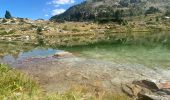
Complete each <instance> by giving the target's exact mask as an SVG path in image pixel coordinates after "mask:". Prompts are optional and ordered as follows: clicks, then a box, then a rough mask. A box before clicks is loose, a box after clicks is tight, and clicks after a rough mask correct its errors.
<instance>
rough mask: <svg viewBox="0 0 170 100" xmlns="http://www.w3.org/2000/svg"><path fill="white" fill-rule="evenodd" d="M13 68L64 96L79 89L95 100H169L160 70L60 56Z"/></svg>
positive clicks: (169, 88) (168, 83)
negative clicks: (117, 99) (106, 97)
mask: <svg viewBox="0 0 170 100" xmlns="http://www.w3.org/2000/svg"><path fill="white" fill-rule="evenodd" d="M67 54H68V56H67ZM63 55H64V56H63ZM13 65H15V66H17V67H16V69H18V70H21V71H23V72H25V73H28V74H29V75H30V76H32V77H33V78H34V79H35V80H36V81H38V83H39V84H40V86H41V87H42V88H43V89H45V91H46V92H59V93H64V92H65V91H67V90H69V89H72V88H75V87H81V88H82V87H83V88H86V89H87V90H88V92H91V93H96V94H98V95H99V96H100V95H101V94H102V93H120V94H121V93H123V94H126V95H127V96H129V97H130V98H134V99H137V100H169V99H170V96H169V95H170V94H169V93H170V77H169V76H168V75H167V74H166V73H165V74H162V72H163V71H164V70H163V69H162V70H161V69H151V68H147V67H146V66H144V65H141V64H135V63H134V64H119V63H115V62H108V61H101V60H95V59H85V58H80V57H76V56H73V55H72V54H71V53H68V52H61V53H59V54H56V55H55V56H51V57H47V58H30V59H23V60H22V61H20V62H15V64H13ZM166 71H169V70H166ZM169 72H170V71H169Z"/></svg>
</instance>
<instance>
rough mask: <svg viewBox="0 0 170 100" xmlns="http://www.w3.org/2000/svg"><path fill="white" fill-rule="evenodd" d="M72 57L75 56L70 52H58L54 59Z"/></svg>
mask: <svg viewBox="0 0 170 100" xmlns="http://www.w3.org/2000/svg"><path fill="white" fill-rule="evenodd" d="M70 56H73V54H72V53H70V52H66V51H63V52H57V53H56V54H54V56H53V57H70Z"/></svg>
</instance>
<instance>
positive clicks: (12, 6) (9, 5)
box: [0, 0, 83, 19]
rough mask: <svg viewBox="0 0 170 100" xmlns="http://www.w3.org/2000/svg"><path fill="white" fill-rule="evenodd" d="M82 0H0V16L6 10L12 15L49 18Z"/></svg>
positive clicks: (2, 15)
mask: <svg viewBox="0 0 170 100" xmlns="http://www.w3.org/2000/svg"><path fill="white" fill-rule="evenodd" d="M82 1H83V0H0V17H1V18H2V17H4V13H5V11H6V10H9V11H10V12H11V15H12V16H13V17H23V18H31V19H38V18H43V19H49V18H50V17H51V16H53V15H56V14H60V13H62V12H64V11H65V10H66V9H68V8H69V7H70V6H73V5H75V4H78V3H81V2H82Z"/></svg>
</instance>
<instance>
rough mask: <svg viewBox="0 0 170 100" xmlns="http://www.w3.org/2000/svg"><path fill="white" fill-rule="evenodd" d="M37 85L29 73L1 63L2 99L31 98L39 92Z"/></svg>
mask: <svg viewBox="0 0 170 100" xmlns="http://www.w3.org/2000/svg"><path fill="white" fill-rule="evenodd" d="M37 89H38V88H37V85H36V83H35V82H33V81H32V80H31V79H30V78H28V76H27V75H25V74H23V73H20V72H18V71H17V70H14V69H12V68H9V67H8V66H6V65H3V64H0V99H1V100H3V99H8V100H10V99H11V100H13V99H21V98H24V99H30V98H33V97H34V95H35V94H36V93H38V90H37Z"/></svg>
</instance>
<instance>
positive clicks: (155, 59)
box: [0, 43, 170, 69]
mask: <svg viewBox="0 0 170 100" xmlns="http://www.w3.org/2000/svg"><path fill="white" fill-rule="evenodd" d="M60 49H62V50H66V51H70V52H72V53H73V54H74V55H76V56H78V57H82V58H87V59H97V60H99V61H100V60H101V61H109V62H114V63H118V64H120V63H123V64H142V65H145V66H147V67H161V68H168V69H170V49H168V48H166V47H164V46H161V45H157V46H154V47H149V46H142V45H115V44H101V45H90V46H79V47H69V48H60ZM60 51H61V50H58V49H53V48H51V47H34V46H31V45H20V44H10V43H9V44H4V43H0V57H1V58H0V62H8V63H14V62H16V61H20V60H22V59H27V58H44V57H48V56H52V55H54V54H55V53H56V52H60Z"/></svg>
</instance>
